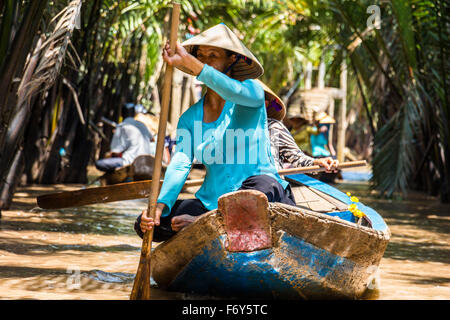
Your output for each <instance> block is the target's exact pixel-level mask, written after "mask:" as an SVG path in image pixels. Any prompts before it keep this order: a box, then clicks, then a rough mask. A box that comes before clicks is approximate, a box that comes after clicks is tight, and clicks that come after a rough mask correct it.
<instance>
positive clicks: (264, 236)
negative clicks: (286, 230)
mask: <svg viewBox="0 0 450 320" xmlns="http://www.w3.org/2000/svg"><path fill="white" fill-rule="evenodd" d="M218 209H219V212H221V213H222V215H223V217H224V228H225V231H226V233H227V243H226V249H227V250H228V251H232V252H236V251H241V252H242V251H245V252H249V251H255V250H261V249H266V248H270V247H272V235H271V231H270V218H269V203H268V201H267V197H266V195H265V194H263V193H262V192H259V191H255V190H243V191H236V192H232V193H229V194H226V195H224V196H222V197H220V198H219V203H218Z"/></svg>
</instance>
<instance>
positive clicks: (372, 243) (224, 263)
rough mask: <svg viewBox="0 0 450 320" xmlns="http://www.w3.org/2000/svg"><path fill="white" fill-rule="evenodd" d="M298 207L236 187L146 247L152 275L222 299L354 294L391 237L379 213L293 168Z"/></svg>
mask: <svg viewBox="0 0 450 320" xmlns="http://www.w3.org/2000/svg"><path fill="white" fill-rule="evenodd" d="M285 178H286V179H287V180H289V181H290V183H291V188H292V189H293V192H294V195H295V198H296V201H297V206H296V207H294V206H289V205H285V204H281V203H268V202H267V198H266V196H265V195H264V194H262V193H260V192H258V191H237V192H233V193H230V194H226V195H224V196H222V197H221V198H220V199H219V206H218V209H217V210H213V211H210V212H208V213H206V214H204V215H202V216H201V217H200V218H199V219H197V220H196V221H195V222H194V223H192V224H191V225H189V226H187V227H186V228H184V229H182V230H181V231H180V232H178V233H177V234H176V235H175V236H174V237H173V238H171V239H170V240H168V241H166V242H164V243H162V244H160V245H159V246H157V247H156V248H155V249H154V250H153V252H152V259H151V260H152V277H153V279H154V280H155V281H156V283H157V284H158V286H159V287H161V288H164V289H166V290H170V291H178V292H187V293H195V294H199V295H207V296H221V297H228V298H234V297H236V298H258V299H341V298H344V299H357V298H359V297H361V295H362V294H363V293H364V292H365V290H366V289H367V286H368V284H369V282H370V280H371V279H372V278H373V274H374V273H375V272H376V270H377V267H378V265H379V263H380V260H381V258H382V256H383V254H384V251H385V249H386V246H387V244H388V241H389V238H390V231H389V229H388V227H387V225H386V224H385V222H384V221H383V219H382V218H381V216H380V215H379V214H378V213H377V212H376V211H374V210H373V209H371V208H370V207H367V206H365V205H363V204H362V203H360V202H358V203H357V206H358V208H359V209H360V210H361V211H363V212H364V213H365V216H364V217H363V218H362V220H361V221H360V223H356V220H355V217H354V215H353V214H352V213H351V212H350V211H348V205H349V204H350V203H351V201H350V198H349V197H348V196H347V195H346V194H344V193H342V192H341V191H339V190H337V189H336V188H334V187H332V186H329V185H327V184H325V183H323V182H321V181H319V180H317V179H314V178H311V177H309V176H307V175H303V174H297V175H290V176H286V177H285Z"/></svg>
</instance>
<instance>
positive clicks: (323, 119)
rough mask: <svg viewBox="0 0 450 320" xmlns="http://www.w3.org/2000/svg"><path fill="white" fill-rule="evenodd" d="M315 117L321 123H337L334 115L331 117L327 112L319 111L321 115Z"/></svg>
mask: <svg viewBox="0 0 450 320" xmlns="http://www.w3.org/2000/svg"><path fill="white" fill-rule="evenodd" d="M315 119H316V120H318V121H319V123H323V124H331V123H336V120H334V119H333V118H332V117H330V116H329V115H328V114H327V113H326V112H321V113H319V115H318V116H316V117H315Z"/></svg>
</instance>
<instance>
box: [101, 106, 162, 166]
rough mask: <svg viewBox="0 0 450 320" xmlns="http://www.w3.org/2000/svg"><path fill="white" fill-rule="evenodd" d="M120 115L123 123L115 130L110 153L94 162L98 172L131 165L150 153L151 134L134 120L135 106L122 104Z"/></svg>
mask: <svg viewBox="0 0 450 320" xmlns="http://www.w3.org/2000/svg"><path fill="white" fill-rule="evenodd" d="M121 113H122V118H123V121H122V122H121V123H120V124H119V125H117V127H116V128H115V131H114V134H113V137H112V140H111V146H110V148H111V150H110V152H108V153H107V154H106V157H105V158H103V159H99V160H97V161H96V162H95V167H96V168H97V169H98V170H100V171H104V172H112V171H114V170H115V169H116V168H120V167H123V166H127V165H130V164H132V163H133V160H134V159H136V157H138V156H140V155H144V154H150V152H151V148H150V141H151V140H152V139H153V137H152V134H151V133H150V131H149V130H148V129H147V127H146V126H145V124H143V123H142V122H140V121H137V120H135V119H134V117H135V115H136V110H135V105H134V104H132V103H126V104H124V105H123V107H122V110H121Z"/></svg>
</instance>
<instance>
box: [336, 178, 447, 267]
mask: <svg viewBox="0 0 450 320" xmlns="http://www.w3.org/2000/svg"><path fill="white" fill-rule="evenodd" d="M335 187H337V188H338V189H340V190H341V191H343V192H350V193H352V195H355V196H357V197H358V198H359V199H360V200H361V201H362V202H363V203H364V204H365V205H368V206H369V207H371V208H373V209H374V210H376V211H377V212H378V213H379V214H380V215H381V216H382V217H383V219H384V220H385V221H386V224H387V225H388V226H389V228H390V229H391V232H392V236H391V240H390V241H389V244H388V246H387V248H386V252H385V254H384V257H385V258H392V259H398V260H412V261H419V262H422V261H433V262H441V263H450V248H449V240H450V237H449V235H450V205H448V204H441V203H439V201H438V200H436V199H430V198H429V197H427V196H426V195H423V194H418V193H412V194H410V195H409V196H408V197H407V198H405V199H401V200H400V199H399V200H390V199H384V198H379V197H377V196H376V194H375V193H373V192H371V191H370V189H369V185H368V184H362V183H358V184H353V183H340V184H337V185H335ZM398 229H401V231H400V232H397V230H398ZM405 230H408V232H407V233H404V231H405ZM436 241H439V242H436Z"/></svg>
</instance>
